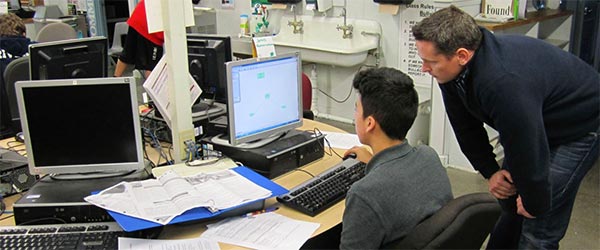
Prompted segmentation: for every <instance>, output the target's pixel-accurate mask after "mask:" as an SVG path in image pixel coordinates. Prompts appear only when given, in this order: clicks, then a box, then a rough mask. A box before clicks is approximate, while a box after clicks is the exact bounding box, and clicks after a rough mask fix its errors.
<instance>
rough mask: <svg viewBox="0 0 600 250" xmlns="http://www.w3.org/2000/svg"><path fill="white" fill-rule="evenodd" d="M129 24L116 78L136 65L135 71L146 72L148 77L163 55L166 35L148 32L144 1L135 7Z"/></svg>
mask: <svg viewBox="0 0 600 250" xmlns="http://www.w3.org/2000/svg"><path fill="white" fill-rule="evenodd" d="M127 24H128V25H129V31H128V32H127V39H126V41H125V46H124V47H123V53H122V54H121V55H120V56H119V60H118V61H117V65H116V67H115V73H114V76H115V77H120V76H122V75H123V72H124V71H125V69H126V68H127V66H128V65H135V69H138V70H141V71H144V76H145V77H148V76H149V75H150V72H152V69H154V67H155V66H156V64H157V63H158V61H159V60H160V58H161V57H162V55H163V44H164V42H165V38H164V33H163V32H162V31H160V32H155V33H149V32H148V22H147V21H146V6H145V4H144V0H140V2H139V3H138V4H137V5H136V6H135V9H134V10H133V13H131V17H129V19H128V20H127Z"/></svg>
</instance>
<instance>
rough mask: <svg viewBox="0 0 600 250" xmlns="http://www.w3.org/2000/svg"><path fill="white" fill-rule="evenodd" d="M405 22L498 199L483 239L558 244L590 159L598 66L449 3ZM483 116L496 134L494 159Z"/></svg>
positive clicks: (462, 140)
mask: <svg viewBox="0 0 600 250" xmlns="http://www.w3.org/2000/svg"><path fill="white" fill-rule="evenodd" d="M412 32H413V35H414V36H415V39H416V46H417V50H418V53H419V56H420V57H421V59H422V60H423V68H422V70H423V71H424V72H428V73H429V74H431V75H432V76H433V77H434V78H435V79H436V80H437V81H438V83H439V87H440V89H441V91H442V96H443V98H444V104H445V106H446V112H447V113H448V117H449V119H450V123H451V124H452V127H453V129H454V133H455V134H456V137H457V139H458V143H459V145H460V147H461V150H462V151H463V153H464V154H465V155H466V156H467V158H468V159H469V161H470V162H471V164H472V165H473V166H474V167H475V169H477V170H478V171H479V172H480V173H481V174H482V175H483V176H484V177H485V178H486V179H488V184H489V191H490V192H491V193H492V195H494V196H495V197H496V198H498V199H499V200H500V203H501V205H502V207H503V211H504V212H503V214H502V216H501V217H500V219H499V221H498V223H497V224H496V227H495V229H494V231H493V232H492V235H491V238H490V241H489V243H488V248H521V249H524V248H543V249H556V248H558V246H559V241H560V240H561V239H562V237H563V236H564V234H565V232H566V230H567V226H568V224H569V219H570V216H571V210H572V208H573V203H574V202H575V195H576V194H577V190H578V188H579V184H580V183H581V180H582V179H583V177H584V176H585V174H586V173H587V172H588V170H589V169H590V168H591V166H592V165H593V164H594V162H595V161H596V160H597V159H598V128H599V124H600V76H599V75H598V72H596V71H595V70H594V69H593V68H592V67H590V66H589V65H587V64H586V63H585V62H583V61H582V60H580V59H579V58H577V57H575V56H574V55H572V54H569V53H568V52H565V51H563V50H561V49H559V48H557V47H555V46H553V45H550V44H548V43H546V42H543V41H541V40H537V39H534V38H530V37H526V36H517V35H504V36H503V35H494V34H492V33H491V32H489V31H488V30H485V29H484V28H481V27H478V25H477V24H476V23H475V20H474V19H473V18H472V17H471V16H469V15H468V14H467V13H465V12H463V11H462V10H460V9H458V8H457V7H455V6H450V7H447V8H444V9H441V10H439V11H437V12H435V13H434V14H432V15H431V16H429V17H427V18H425V19H423V20H422V21H421V22H420V23H418V24H417V25H415V26H414V27H413V30H412ZM484 123H485V124H488V125H489V126H491V127H493V128H494V129H496V130H497V131H498V133H499V134H500V141H501V143H502V146H503V147H504V155H505V158H504V162H503V165H502V168H500V167H499V166H498V164H497V163H496V161H495V159H494V156H495V155H494V153H493V152H492V147H491V146H490V144H489V139H488V137H487V134H486V131H485V129H484V128H483V124H484Z"/></svg>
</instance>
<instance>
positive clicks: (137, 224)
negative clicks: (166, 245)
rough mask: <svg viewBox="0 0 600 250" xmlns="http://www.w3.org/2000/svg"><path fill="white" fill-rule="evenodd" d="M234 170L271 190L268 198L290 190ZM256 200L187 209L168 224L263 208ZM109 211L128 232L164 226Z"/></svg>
mask: <svg viewBox="0 0 600 250" xmlns="http://www.w3.org/2000/svg"><path fill="white" fill-rule="evenodd" d="M232 170H233V171H235V172H237V173H238V174H240V175H242V176H244V177H246V178H247V179H248V180H250V181H252V182H254V183H256V184H257V185H259V186H261V187H263V188H266V189H268V190H270V191H271V196H270V197H268V198H271V197H275V196H279V195H282V194H285V193H287V192H288V190H287V189H285V188H283V187H282V186H279V184H277V183H275V182H273V181H271V180H269V179H267V178H265V177H264V176H262V175H260V174H258V173H256V172H254V171H252V170H250V169H249V168H247V167H236V168H233V169H232ZM256 202H257V201H250V202H248V203H244V204H242V205H239V206H237V207H232V208H228V209H222V210H219V211H217V212H214V213H213V212H210V211H209V210H208V209H206V208H204V207H198V208H194V209H190V210H188V211H186V212H185V213H183V214H181V215H179V216H177V217H175V219H173V220H172V221H171V222H169V224H168V225H171V224H176V223H181V222H187V221H193V220H201V219H208V218H214V217H217V216H219V215H222V214H226V213H232V212H234V211H236V210H237V211H240V214H241V213H243V211H245V209H244V208H245V207H247V208H248V210H257V209H261V208H262V200H261V201H260V206H261V207H260V208H255V207H254V205H256ZM107 212H108V213H109V214H110V215H111V216H112V217H113V218H114V219H115V221H116V222H117V223H118V224H119V225H120V226H121V227H122V228H123V230H125V231H127V232H131V231H136V230H142V229H147V228H153V227H158V226H162V224H159V223H155V222H151V221H148V220H143V219H139V218H135V217H131V216H127V215H124V214H120V213H116V212H112V211H109V210H107ZM234 214H235V212H234Z"/></svg>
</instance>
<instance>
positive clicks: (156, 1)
mask: <svg viewBox="0 0 600 250" xmlns="http://www.w3.org/2000/svg"><path fill="white" fill-rule="evenodd" d="M161 2H162V0H145V1H144V3H145V5H146V19H147V20H146V21H147V22H148V32H150V33H154V32H159V31H163V30H164V27H163V19H162V13H161V12H162V9H163V8H162V4H161ZM183 4H184V8H183V18H184V19H185V27H192V26H194V5H193V4H192V1H183Z"/></svg>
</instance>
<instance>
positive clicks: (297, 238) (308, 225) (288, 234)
mask: <svg viewBox="0 0 600 250" xmlns="http://www.w3.org/2000/svg"><path fill="white" fill-rule="evenodd" d="M319 226H320V224H318V223H312V222H306V221H299V220H293V219H290V218H288V217H285V216H283V215H279V214H276V213H273V212H271V213H262V214H258V215H254V216H248V217H233V218H229V219H225V220H223V221H220V222H217V223H215V224H210V225H208V226H207V227H208V230H206V231H205V232H204V233H203V234H202V235H201V236H200V238H203V239H212V240H216V241H220V242H224V243H229V244H234V245H238V246H243V247H249V248H254V249H300V247H301V246H302V244H304V242H306V241H307V240H308V239H309V238H310V236H311V235H312V234H313V233H314V232H315V230H317V228H319Z"/></svg>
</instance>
